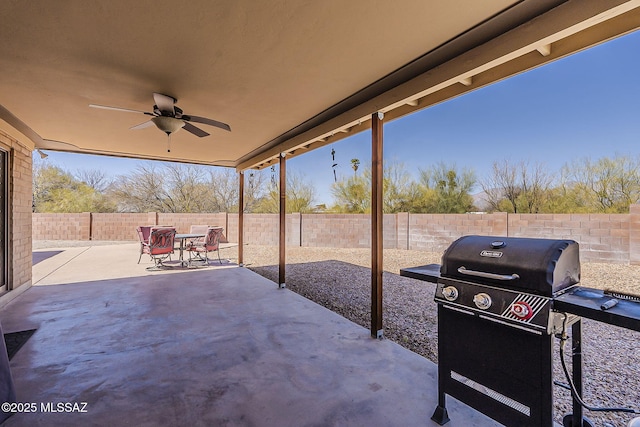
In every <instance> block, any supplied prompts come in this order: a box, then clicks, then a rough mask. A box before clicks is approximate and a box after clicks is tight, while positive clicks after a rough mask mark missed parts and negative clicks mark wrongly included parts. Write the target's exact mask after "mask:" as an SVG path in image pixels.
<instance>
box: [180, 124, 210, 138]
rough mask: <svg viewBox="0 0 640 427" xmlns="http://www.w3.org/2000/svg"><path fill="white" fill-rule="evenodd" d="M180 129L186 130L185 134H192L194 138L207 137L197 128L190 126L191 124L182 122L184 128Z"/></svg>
mask: <svg viewBox="0 0 640 427" xmlns="http://www.w3.org/2000/svg"><path fill="white" fill-rule="evenodd" d="M182 129H184V130H186V131H187V132H191V133H192V134H194V135H195V136H199V137H200V138H202V137H205V136H209V134H208V133H207V132H205V131H203V130H202V129H200V128H199V127H196V126H194V125H192V124H191V123H187V122H184V126H183V127H182Z"/></svg>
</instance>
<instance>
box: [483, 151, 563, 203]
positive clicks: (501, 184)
mask: <svg viewBox="0 0 640 427" xmlns="http://www.w3.org/2000/svg"><path fill="white" fill-rule="evenodd" d="M553 181H554V176H553V174H551V173H549V172H548V171H547V168H546V167H545V166H544V165H542V164H540V163H535V164H529V163H528V162H525V161H520V162H518V163H513V162H511V161H509V160H506V159H505V160H503V161H501V162H498V161H496V162H494V163H493V168H492V174H491V175H490V176H489V177H488V178H487V179H486V180H484V181H482V182H481V186H482V189H483V191H484V193H485V195H486V201H487V203H488V205H489V210H491V211H501V212H511V213H540V212H544V211H545V210H546V209H547V204H548V201H549V197H550V190H551V189H552V183H553Z"/></svg>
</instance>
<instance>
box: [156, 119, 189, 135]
mask: <svg viewBox="0 0 640 427" xmlns="http://www.w3.org/2000/svg"><path fill="white" fill-rule="evenodd" d="M151 121H152V122H153V123H154V124H155V125H156V126H157V127H158V129H160V130H161V131H163V132H164V133H166V134H167V135H168V134H170V133H173V132H175V131H177V130H178V129H182V127H183V126H184V125H185V123H184V122H183V121H182V120H180V119H176V118H174V117H168V116H158V117H153V118H152V119H151Z"/></svg>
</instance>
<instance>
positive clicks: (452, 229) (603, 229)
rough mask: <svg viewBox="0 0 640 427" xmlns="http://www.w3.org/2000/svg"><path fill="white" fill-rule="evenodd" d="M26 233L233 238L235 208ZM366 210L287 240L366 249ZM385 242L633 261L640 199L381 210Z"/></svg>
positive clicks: (290, 226)
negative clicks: (477, 240) (520, 209)
mask: <svg viewBox="0 0 640 427" xmlns="http://www.w3.org/2000/svg"><path fill="white" fill-rule="evenodd" d="M32 220H33V225H32V230H33V240H116V241H137V240H138V237H137V234H136V227H137V226H139V225H171V226H175V227H176V229H177V231H178V232H179V233H185V232H188V231H189V227H190V225H191V224H207V225H216V226H222V227H224V229H225V236H226V240H227V241H229V242H237V241H238V214H237V213H213V214H171V213H156V212H149V213H78V214H44V213H34V214H33V217H32ZM278 223H279V221H278V214H245V215H244V242H245V243H246V244H255V245H274V246H275V245H277V244H278V233H279V231H278ZM370 224H371V221H370V216H369V215H368V214H300V213H294V214H288V215H287V245H289V246H306V247H339V248H368V247H370V243H371V231H370ZM383 231H384V247H385V248H387V249H405V250H421V251H429V252H442V251H444V249H446V248H447V247H448V246H449V244H451V242H452V241H454V240H455V239H457V238H458V237H460V236H464V235H468V234H480V235H488V236H510V237H537V238H551V239H573V240H575V241H577V242H578V243H579V244H580V257H581V260H582V261H591V262H608V263H629V264H640V205H632V206H631V208H630V213H629V214H507V213H504V212H499V213H493V214H409V213H406V212H404V213H397V214H385V215H384V222H383Z"/></svg>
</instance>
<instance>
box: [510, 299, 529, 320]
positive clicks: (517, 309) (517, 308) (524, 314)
mask: <svg viewBox="0 0 640 427" xmlns="http://www.w3.org/2000/svg"><path fill="white" fill-rule="evenodd" d="M510 311H511V314H513V315H514V316H516V317H517V318H518V319H521V320H528V319H530V318H531V317H532V316H533V310H532V309H531V306H530V305H529V304H527V303H526V302H524V301H516V302H514V303H513V304H511V310H510Z"/></svg>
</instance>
